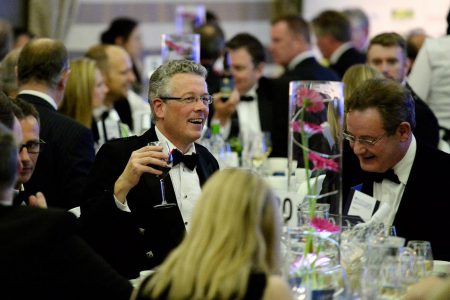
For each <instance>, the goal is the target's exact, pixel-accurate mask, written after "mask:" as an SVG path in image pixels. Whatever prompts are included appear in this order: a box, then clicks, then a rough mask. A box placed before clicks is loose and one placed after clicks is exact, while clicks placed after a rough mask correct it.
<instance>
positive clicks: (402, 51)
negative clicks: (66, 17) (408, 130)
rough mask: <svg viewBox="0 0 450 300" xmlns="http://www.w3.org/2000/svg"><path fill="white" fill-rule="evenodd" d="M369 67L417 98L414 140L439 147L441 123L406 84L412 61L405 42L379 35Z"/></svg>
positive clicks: (369, 56)
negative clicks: (403, 87) (404, 87)
mask: <svg viewBox="0 0 450 300" xmlns="http://www.w3.org/2000/svg"><path fill="white" fill-rule="evenodd" d="M367 64H368V65H369V66H371V67H373V68H375V69H377V70H378V71H380V73H382V74H383V75H384V76H385V77H386V78H389V79H392V80H395V81H397V82H399V83H401V84H403V85H405V86H406V88H407V89H408V90H409V92H410V93H411V95H412V96H413V98H414V101H415V107H416V127H415V128H414V131H413V133H414V136H415V137H416V138H417V139H418V140H421V141H422V142H424V143H426V144H428V145H430V146H432V147H437V146H438V143H439V140H440V136H439V123H438V120H437V118H436V116H435V115H434V113H433V111H432V110H431V109H430V108H429V107H428V105H427V104H426V103H425V102H424V101H423V100H422V99H420V98H419V97H418V96H417V95H416V93H414V92H413V91H412V90H411V88H410V87H409V85H408V84H407V83H406V75H407V73H408V70H409V67H410V65H411V61H410V59H409V58H408V56H407V53H406V41H405V39H404V38H403V37H402V36H401V35H399V34H398V33H395V32H385V33H380V34H378V35H376V36H375V37H373V38H372V39H371V40H370V43H369V47H368V49H367Z"/></svg>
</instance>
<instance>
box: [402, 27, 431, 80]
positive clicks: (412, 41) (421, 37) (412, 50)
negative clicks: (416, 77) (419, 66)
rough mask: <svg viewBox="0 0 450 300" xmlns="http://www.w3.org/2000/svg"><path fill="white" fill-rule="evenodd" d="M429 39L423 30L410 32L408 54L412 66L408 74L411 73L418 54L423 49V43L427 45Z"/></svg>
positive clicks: (418, 29) (407, 38)
mask: <svg viewBox="0 0 450 300" xmlns="http://www.w3.org/2000/svg"><path fill="white" fill-rule="evenodd" d="M427 37H428V36H427V34H426V32H425V30H423V29H422V28H416V29H413V30H410V31H409V32H408V34H407V35H406V53H407V55H408V58H409V60H410V61H411V65H410V66H409V69H408V74H409V73H410V72H411V69H412V66H413V65H414V62H415V60H416V57H417V54H418V53H419V50H420V48H422V45H423V43H425V39H426V38H427Z"/></svg>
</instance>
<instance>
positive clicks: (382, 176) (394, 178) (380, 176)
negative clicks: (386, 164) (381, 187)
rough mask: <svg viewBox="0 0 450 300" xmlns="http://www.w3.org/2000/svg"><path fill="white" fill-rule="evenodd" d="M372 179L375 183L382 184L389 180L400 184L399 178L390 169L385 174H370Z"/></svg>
mask: <svg viewBox="0 0 450 300" xmlns="http://www.w3.org/2000/svg"><path fill="white" fill-rule="evenodd" d="M370 176H371V178H372V179H373V181H375V182H381V181H383V179H388V180H390V181H392V182H394V183H397V184H400V180H399V179H398V176H397V175H396V174H395V173H394V170H392V169H390V170H387V171H386V172H384V173H370Z"/></svg>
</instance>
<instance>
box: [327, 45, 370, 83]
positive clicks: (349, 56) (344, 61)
mask: <svg viewBox="0 0 450 300" xmlns="http://www.w3.org/2000/svg"><path fill="white" fill-rule="evenodd" d="M365 62H366V56H365V55H364V54H363V53H361V52H359V51H358V50H356V48H353V47H352V48H349V49H347V51H345V52H344V53H342V55H341V57H339V59H338V60H337V61H336V63H334V64H330V68H332V69H333V70H334V71H336V73H337V74H338V75H339V76H340V77H341V78H342V77H343V76H344V73H345V71H347V69H348V68H350V67H351V66H353V65H356V64H364V63H365Z"/></svg>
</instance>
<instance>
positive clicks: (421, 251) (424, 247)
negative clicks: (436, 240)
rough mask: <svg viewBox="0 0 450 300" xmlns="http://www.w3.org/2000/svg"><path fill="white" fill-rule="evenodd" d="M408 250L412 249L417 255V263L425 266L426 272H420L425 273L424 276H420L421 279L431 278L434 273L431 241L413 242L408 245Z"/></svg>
mask: <svg viewBox="0 0 450 300" xmlns="http://www.w3.org/2000/svg"><path fill="white" fill-rule="evenodd" d="M406 246H407V247H408V248H411V249H412V250H413V251H414V254H415V255H416V263H417V264H419V265H420V264H422V263H423V266H424V270H422V271H420V269H419V272H423V274H418V275H419V277H427V276H430V275H431V273H432V272H433V253H432V251H431V243H430V242H429V241H420V240H411V241H408V243H407V244H406Z"/></svg>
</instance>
